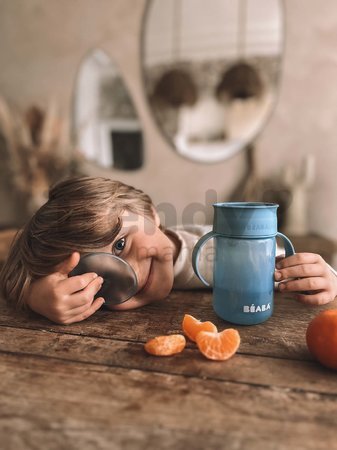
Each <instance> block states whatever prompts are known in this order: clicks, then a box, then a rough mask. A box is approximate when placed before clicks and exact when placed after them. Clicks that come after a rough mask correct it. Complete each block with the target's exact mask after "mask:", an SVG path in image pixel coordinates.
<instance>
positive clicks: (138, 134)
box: [73, 49, 143, 170]
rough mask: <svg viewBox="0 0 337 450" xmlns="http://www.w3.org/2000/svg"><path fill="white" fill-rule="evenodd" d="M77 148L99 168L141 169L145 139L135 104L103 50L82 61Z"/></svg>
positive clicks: (76, 115) (77, 93) (78, 79)
mask: <svg viewBox="0 0 337 450" xmlns="http://www.w3.org/2000/svg"><path fill="white" fill-rule="evenodd" d="M73 131H74V134H75V140H76V143H77V146H78V149H79V151H80V153H82V155H83V156H84V157H85V158H86V159H88V160H89V161H91V162H93V163H96V164H97V165H99V166H100V167H106V168H111V167H114V168H115V169H120V170H134V169H139V168H140V167H141V166H142V163H143V138H142V130H141V125H140V121H139V120H138V117H137V113H136V110H135V107H134V105H133V102H132V99H131V97H130V95H129V92H128V89H127V87H126V86H125V83H124V81H123V78H122V76H121V75H120V74H119V71H118V69H117V66H116V65H115V64H114V63H113V61H112V60H111V59H110V57H109V56H108V55H107V54H106V53H105V52H103V50H100V49H94V50H93V51H91V52H90V53H89V54H88V55H87V56H86V57H85V58H84V59H83V61H82V63H81V64H80V67H79V70H78V74H77V77H76V84H75V95H74V102H73Z"/></svg>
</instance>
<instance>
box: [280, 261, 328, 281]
mask: <svg viewBox="0 0 337 450" xmlns="http://www.w3.org/2000/svg"><path fill="white" fill-rule="evenodd" d="M325 271H327V268H326V267H325V266H322V265H320V264H301V265H295V266H290V267H287V268H285V269H281V270H276V272H275V279H276V280H277V281H280V280H285V279H287V278H308V277H320V276H323V275H324V274H325Z"/></svg>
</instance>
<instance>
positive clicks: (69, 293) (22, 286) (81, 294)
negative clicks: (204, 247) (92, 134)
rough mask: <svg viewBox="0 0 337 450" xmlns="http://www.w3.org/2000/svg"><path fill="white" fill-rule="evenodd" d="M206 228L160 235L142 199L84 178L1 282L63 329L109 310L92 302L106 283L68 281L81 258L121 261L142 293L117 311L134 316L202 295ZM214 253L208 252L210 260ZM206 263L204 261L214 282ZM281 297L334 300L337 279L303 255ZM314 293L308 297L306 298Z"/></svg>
mask: <svg viewBox="0 0 337 450" xmlns="http://www.w3.org/2000/svg"><path fill="white" fill-rule="evenodd" d="M203 234H205V227H203V226H193V225H191V226H189V227H186V228H185V229H182V228H179V227H177V228H175V229H173V228H172V229H166V230H163V229H162V227H161V226H160V221H159V217H158V214H157V212H156V210H155V208H154V206H153V204H152V202H151V199H150V198H149V197H148V196H147V195H146V194H144V193H143V192H142V191H140V190H138V189H135V188H133V187H130V186H127V185H125V184H123V183H120V182H117V181H112V180H110V179H105V178H93V177H80V178H71V179H68V180H65V181H62V182H60V183H58V184H57V185H56V186H55V187H53V188H52V189H51V190H50V193H49V199H48V201H47V202H46V203H45V204H44V205H43V206H42V207H41V208H40V209H39V210H38V211H37V212H36V213H35V215H34V216H33V217H32V218H31V219H30V221H29V222H28V223H27V224H26V226H25V227H24V228H23V230H22V231H21V232H20V233H19V234H18V235H17V237H16V238H15V240H14V243H13V246H12V248H11V251H10V254H9V257H8V260H7V262H6V263H5V265H4V267H3V269H2V272H1V275H0V285H1V287H2V291H3V294H4V296H5V298H6V299H7V300H8V301H9V302H10V303H11V304H13V305H15V306H17V307H18V308H22V307H24V306H28V307H30V308H31V309H32V310H33V311H35V312H37V313H39V314H41V315H43V316H45V317H47V318H48V319H50V320H52V321H54V322H56V323H59V324H70V323H73V322H79V321H81V320H84V319H86V318H87V317H89V316H91V315H92V314H93V313H94V312H95V311H97V310H98V309H99V308H100V307H101V306H102V304H103V303H104V299H103V298H96V299H94V296H95V294H96V293H97V292H98V291H99V289H100V287H101V285H102V282H103V279H102V278H101V277H99V276H97V274H94V273H85V274H83V275H78V276H74V277H68V274H69V273H70V272H71V271H72V270H73V269H74V267H76V265H77V264H78V262H79V259H80V254H81V253H84V252H93V251H95V252H97V251H100V252H108V253H113V254H115V255H118V256H121V257H122V258H123V259H125V260H126V261H127V262H128V263H129V264H130V265H131V266H132V268H133V269H134V270H135V272H136V275H137V279H138V285H139V289H138V292H137V293H136V295H135V296H134V297H132V298H131V299H129V300H128V301H126V302H125V303H122V304H120V305H116V306H114V307H113V309H116V310H123V309H131V308H137V307H139V306H143V305H145V304H147V303H149V302H152V301H156V300H161V299H164V298H165V297H166V296H167V295H168V294H169V292H170V291H171V289H172V287H175V288H178V289H181V288H183V289H193V288H199V287H203V285H202V283H201V282H200V281H199V280H198V278H197V277H196V276H195V275H194V273H193V269H192V265H191V253H192V250H193V247H194V245H195V244H196V242H197V241H198V240H199V238H200V237H201V236H202V235H203ZM210 251H211V253H212V249H211V248H210V247H209V249H208V252H210ZM209 255H210V253H208V254H207V257H203V258H201V261H200V268H201V271H202V273H204V274H206V275H205V276H206V278H207V274H208V278H211V277H210V274H211V271H212V268H211V264H210V261H209V259H210V258H209ZM288 278H295V280H291V281H286V282H283V283H281V284H280V290H282V291H284V292H292V291H297V292H302V293H298V294H297V295H296V296H297V298H298V299H299V300H300V301H303V302H305V303H309V304H315V305H318V304H323V303H327V302H330V301H332V300H333V299H334V298H335V296H336V295H337V277H336V276H335V275H334V274H333V273H332V271H331V270H330V269H329V266H328V265H327V263H325V261H324V260H323V259H322V258H321V257H320V256H319V255H315V254H310V253H299V254H296V255H294V256H290V257H288V258H285V259H283V260H281V261H279V262H278V265H277V271H276V272H275V279H276V280H277V281H282V280H286V279H288ZM308 290H310V291H312V293H311V294H310V295H309V294H307V293H304V291H308Z"/></svg>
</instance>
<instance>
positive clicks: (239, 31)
mask: <svg viewBox="0 0 337 450" xmlns="http://www.w3.org/2000/svg"><path fill="white" fill-rule="evenodd" d="M282 50H283V15H282V4H281V0H208V1H207V2H205V1H204V0H166V1H165V2H163V1H161V0H151V1H150V2H149V3H148V8H147V11H146V14H145V19H144V30H143V58H142V61H143V79H144V88H145V92H146V96H147V98H148V101H149V104H150V107H151V110H152V112H153V115H154V118H155V120H156V122H157V124H158V126H159V128H160V129H161V131H162V132H163V134H164V135H165V136H166V137H167V138H168V140H169V142H170V143H171V144H173V146H174V147H175V149H176V151H177V152H178V153H179V154H181V155H183V156H186V157H188V158H190V159H193V160H196V161H201V162H216V161H220V160H223V159H226V158H228V157H230V156H231V155H233V154H235V153H236V152H238V151H239V150H241V149H242V148H244V147H245V146H246V145H247V144H248V143H249V142H251V141H252V140H253V139H254V138H255V137H256V135H257V134H258V133H259V132H260V131H261V129H262V127H263V125H264V124H265V123H266V120H267V118H268V117H269V115H270V113H271V111H272V108H273V106H274V104H275V101H276V95H277V90H278V81H279V75H280V64H281V58H282Z"/></svg>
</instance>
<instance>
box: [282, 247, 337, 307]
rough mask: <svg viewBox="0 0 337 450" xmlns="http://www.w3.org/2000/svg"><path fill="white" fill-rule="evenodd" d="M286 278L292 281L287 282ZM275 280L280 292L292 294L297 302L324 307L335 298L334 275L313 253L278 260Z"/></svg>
mask: <svg viewBox="0 0 337 450" xmlns="http://www.w3.org/2000/svg"><path fill="white" fill-rule="evenodd" d="M288 278H293V279H290V280H289V281H287V279H288ZM275 280H276V281H279V282H281V283H280V284H279V290H280V291H281V292H294V293H295V297H296V298H297V300H299V301H301V302H303V303H307V304H311V305H324V304H325V303H329V302H331V301H332V300H334V298H335V297H336V296H337V276H336V274H335V273H334V271H332V269H331V267H330V266H329V265H328V264H327V263H326V262H325V261H324V259H323V258H322V257H321V256H320V255H316V254H314V253H296V254H295V255H293V256H289V257H287V258H283V259H281V260H279V261H278V262H277V264H276V271H275ZM283 280H285V281H283ZM308 291H309V292H308Z"/></svg>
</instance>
